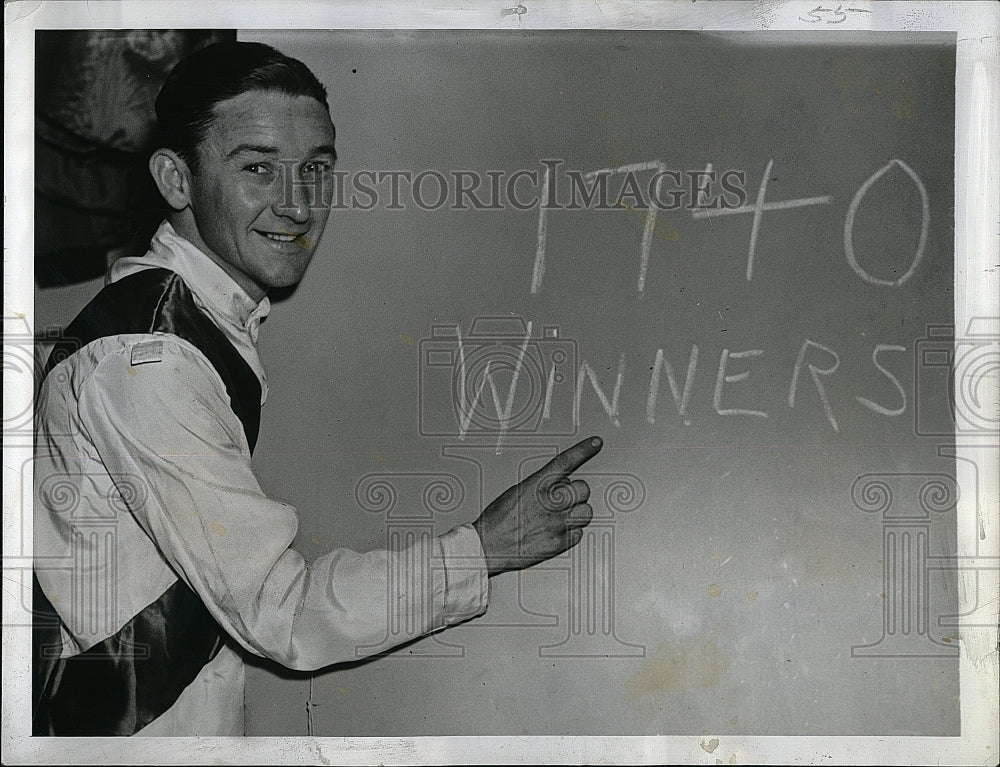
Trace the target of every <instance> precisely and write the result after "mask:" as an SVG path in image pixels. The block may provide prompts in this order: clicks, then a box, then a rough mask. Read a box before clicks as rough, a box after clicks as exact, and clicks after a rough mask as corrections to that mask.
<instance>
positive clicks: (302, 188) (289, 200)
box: [272, 174, 313, 224]
mask: <svg viewBox="0 0 1000 767" xmlns="http://www.w3.org/2000/svg"><path fill="white" fill-rule="evenodd" d="M312 191H313V182H312V181H309V180H304V179H301V178H295V177H294V176H293V175H292V174H288V176H286V181H285V184H284V188H283V189H282V192H281V194H280V195H279V197H278V199H277V200H275V201H274V205H272V208H273V210H274V213H275V215H277V216H282V217H284V218H288V219H291V220H292V221H293V222H295V223H296V224H304V223H306V222H308V221H309V217H310V216H311V215H312V199H313V195H312Z"/></svg>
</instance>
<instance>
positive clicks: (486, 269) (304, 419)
mask: <svg viewBox="0 0 1000 767" xmlns="http://www.w3.org/2000/svg"><path fill="white" fill-rule="evenodd" d="M241 38H242V39H255V40H262V41H264V42H268V43H270V44H272V45H275V46H276V47H278V48H279V49H281V50H282V51H284V52H286V53H288V54H291V55H293V56H296V57H298V58H301V59H302V60H303V61H305V62H306V63H307V64H308V65H309V66H310V67H311V68H312V69H313V70H314V71H315V72H316V73H317V74H318V76H319V77H320V79H321V80H322V81H323V82H324V83H325V84H326V85H327V87H328V89H329V93H330V104H331V111H332V115H333V119H334V122H335V123H336V126H337V130H338V145H337V147H338V153H339V160H338V165H337V169H338V171H342V172H343V175H341V176H340V177H339V178H340V181H342V182H343V187H342V188H339V189H338V190H336V191H337V193H338V194H339V195H340V197H339V198H338V199H339V200H340V202H341V203H342V205H341V206H340V207H339V208H338V209H335V210H334V211H333V213H332V215H331V218H330V223H329V225H328V227H327V232H326V235H325V238H324V240H323V242H322V243H321V245H320V248H319V250H318V252H317V255H316V258H315V260H314V262H313V264H312V266H311V267H310V271H309V273H308V274H307V276H306V279H305V281H304V282H303V283H302V284H301V286H300V287H299V288H298V289H297V290H295V291H293V292H292V293H291V294H290V295H288V296H287V297H285V298H284V300H281V301H277V302H276V305H275V307H274V309H273V312H272V315H271V317H270V318H269V319H268V320H267V322H266V324H265V326H264V328H263V330H262V334H261V350H262V357H263V359H264V362H265V365H266V366H267V369H268V375H269V383H270V388H271V394H270V398H269V401H268V404H267V406H266V408H265V411H264V415H263V425H262V431H261V438H260V442H259V445H258V450H257V457H256V458H255V462H256V468H257V470H258V472H259V474H260V476H261V478H262V483H263V485H264V487H265V489H266V490H267V491H268V492H269V493H271V494H273V495H274V496H276V497H278V498H281V499H283V500H287V501H288V502H290V503H292V504H294V505H295V506H296V507H297V508H298V510H299V514H300V518H301V525H300V531H299V536H298V539H297V544H298V546H299V547H300V548H301V550H302V551H303V552H304V553H306V555H307V556H316V555H318V554H320V553H323V552H325V551H327V550H329V549H330V548H332V547H334V546H351V547H354V548H360V549H370V548H375V547H380V546H385V545H389V544H391V543H393V542H394V541H399V540H412V539H419V537H420V536H421V535H424V534H428V533H429V532H443V531H444V530H447V529H448V528H450V527H452V526H453V525H455V524H460V523H464V522H469V521H471V520H472V519H473V518H474V517H475V516H476V515H477V514H478V512H479V510H480V509H481V508H482V507H483V506H484V505H485V504H486V503H488V502H489V501H490V500H492V498H493V497H495V496H496V495H497V494H498V493H499V492H501V491H502V490H503V489H505V488H506V487H507V486H509V485H510V484H512V483H513V482H514V481H515V480H517V479H518V478H519V477H523V476H525V475H526V474H527V473H528V472H530V471H532V470H533V469H535V468H537V467H538V466H540V465H541V463H542V462H543V461H544V460H545V458H546V456H551V455H552V454H553V453H554V452H555V451H556V450H557V449H559V448H561V447H566V446H568V445H569V444H570V443H572V442H574V441H576V439H577V438H582V437H584V436H587V435H588V434H600V435H601V436H603V437H604V439H605V442H606V446H605V448H604V450H603V452H602V453H601V454H600V455H599V456H598V457H597V458H596V459H594V460H593V461H592V462H591V463H590V464H588V465H587V466H586V467H585V469H584V470H583V471H582V472H581V475H582V476H583V477H584V478H587V479H588V480H589V481H590V483H591V486H592V488H593V497H594V507H595V520H594V522H593V524H592V525H591V527H590V528H588V534H587V536H586V537H585V539H584V541H583V543H581V545H580V546H579V547H578V548H577V549H575V550H573V551H572V552H571V553H569V554H567V555H564V556H562V557H559V558H557V559H554V560H551V561H550V562H548V563H546V564H544V565H541V566H538V567H536V568H533V569H531V570H528V571H524V572H522V573H520V574H507V575H504V576H500V577H499V578H496V579H494V581H493V582H492V596H491V606H490V608H489V610H488V612H487V613H486V614H485V615H484V616H483V617H481V618H479V619H476V620H474V621H471V622H469V623H467V624H464V625H461V626H458V627H455V628H451V629H449V630H447V631H445V632H442V633H439V634H436V635H434V636H432V637H428V638H426V639H424V640H421V641H419V642H416V643H412V644H410V645H407V646H404V647H402V648H399V649H398V650H396V651H394V652H392V653H390V654H388V655H386V656H384V657H379V658H375V659H371V660H366V661H362V660H359V661H358V662H357V663H354V664H350V665H349V666H347V667H338V668H333V669H328V670H324V671H322V672H320V673H317V674H316V675H314V676H313V677H312V678H309V677H307V676H304V675H300V674H280V673H276V672H275V671H274V670H273V668H271V667H269V666H268V667H262V668H260V669H253V670H251V673H250V676H249V687H248V693H247V711H248V716H249V722H248V732H250V733H252V734H287V733H293V734H294V733H304V732H305V731H306V728H311V729H312V732H313V733H314V734H317V735H355V736H362V735H388V736H397V735H398V736H415V735H455V734H482V735H487V734H499V735H560V734H575V735H584V734H594V735H604V734H636V735H639V734H645V735H655V734H677V733H689V734H690V733H696V732H712V733H715V734H726V733H729V734H749V735H769V734H801V735H821V734H828V735H869V734H871V735H874V734H879V735H892V734H894V735H900V734H902V735H907V734H908V735H938V736H944V735H956V734H958V732H959V707H958V681H959V678H958V658H957V633H956V632H957V629H956V628H955V627H954V626H955V621H954V620H953V618H954V614H955V613H956V612H957V604H958V601H957V595H956V588H957V587H956V580H955V578H954V573H953V572H950V571H949V570H948V569H947V568H946V567H943V566H942V567H938V568H935V566H934V565H935V562H938V561H944V560H943V559H942V558H943V557H945V556H946V555H947V554H949V553H950V552H953V550H954V548H955V536H956V527H955V500H956V496H957V488H956V484H955V480H954V475H955V460H954V458H951V457H949V454H948V453H947V451H946V450H943V449H941V448H940V445H942V444H944V443H947V442H948V441H949V436H948V435H950V434H951V432H952V431H953V430H954V426H955V424H954V423H953V422H952V421H951V419H950V409H949V401H950V396H951V395H950V393H949V391H948V384H947V381H948V378H947V373H946V370H947V367H946V366H947V360H946V359H944V360H943V358H944V357H947V351H942V350H947V349H950V348H951V344H952V341H951V338H952V335H951V334H952V327H951V326H952V325H953V308H952V303H953V294H952V284H953V282H952V280H953V269H954V259H953V226H954V221H953V207H954V199H953V183H954V171H953V158H954V140H953V128H954V88H955V86H954V78H955V42H954V37H953V36H948V35H941V34H904V33H898V34H879V35H877V36H873V37H865V36H860V35H859V36H841V35H838V36H836V37H829V36H823V35H821V34H806V33H802V34H785V35H782V36H781V37H777V36H773V35H765V34H758V33H741V34H736V33H734V34H699V33H691V32H687V33H681V32H655V31H643V32H614V31H545V32H541V31H532V32H527V31H526V32H523V33H515V32H511V31H505V32H495V33H494V32H489V31H469V32H461V31H393V32H389V31H378V32H376V31H371V32H364V31H361V32H346V31H338V32H325V31H294V32H266V33H265V32H253V33H241ZM602 171H603V172H602ZM406 174H409V175H408V176H407V175H406ZM518 174H520V175H518ZM393 179H395V181H396V182H398V184H399V186H398V189H397V190H396V191H397V192H398V197H397V198H394V197H393V194H392V190H393V186H392V185H393V183H394V182H393ZM512 179H513V180H512ZM474 181H475V182H476V183H477V184H478V186H477V187H476V188H475V191H474V194H472V193H470V194H463V193H462V192H461V191H460V189H462V188H464V189H466V190H468V189H470V188H471V186H472V184H473V182H474ZM463 184H464V187H463ZM601 184H604V185H605V186H606V189H605V192H606V197H607V200H605V201H604V203H606V204H602V187H601ZM366 188H367V190H368V191H365V190H366ZM415 191H416V193H414V192H415ZM588 194H589V195H590V198H589V199H586V197H587V195H588ZM442 198H443V199H442ZM942 355H943V356H942ZM942 360H943V361H942ZM408 536H409V538H408ZM949 616H951V618H952V619H951V620H950V622H949ZM361 654H363V648H359V657H360V655H361Z"/></svg>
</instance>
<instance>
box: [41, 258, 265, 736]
mask: <svg viewBox="0 0 1000 767" xmlns="http://www.w3.org/2000/svg"><path fill="white" fill-rule="evenodd" d="M129 333H170V334H172V335H175V336H179V337H181V338H183V339H185V340H186V341H189V342H190V343H191V344H193V345H194V346H195V347H196V348H197V349H198V350H199V351H201V352H202V354H204V355H205V357H206V358H207V359H208V361H209V362H210V363H211V364H212V366H213V367H214V368H215V370H216V371H217V372H218V373H219V376H220V377H221V378H222V381H223V383H224V384H225V386H226V392H227V393H228V394H229V400H230V405H231V406H232V408H233V412H234V413H235V414H236V415H237V417H238V418H239V419H240V421H241V422H242V424H243V430H244V432H245V434H246V438H247V442H248V443H249V445H250V449H251V451H252V450H253V448H254V445H255V443H256V441H257V431H258V428H259V425H260V395H261V390H260V382H259V381H258V380H257V376H256V375H254V372H253V370H252V369H251V368H250V366H249V365H248V364H247V363H246V361H245V360H244V359H243V358H242V357H241V356H240V354H239V352H237V351H236V349H235V348H234V347H233V346H232V344H230V343H229V341H228V340H227V339H226V337H225V336H224V335H223V333H222V331H220V330H219V329H218V328H217V327H216V326H215V324H214V323H213V322H212V321H211V319H209V317H208V316H206V315H205V314H204V313H203V312H202V311H201V310H200V309H199V308H198V307H197V305H196V304H195V303H194V299H193V298H192V295H191V291H190V290H189V289H188V287H187V286H186V285H185V284H184V282H183V281H182V280H181V278H180V277H179V276H178V275H176V274H174V273H173V272H171V271H168V270H166V269H146V270H143V271H141V272H137V273H135V274H132V275H129V276H128V277H125V278H124V279H121V280H119V281H117V282H114V283H111V284H110V285H108V286H107V287H105V288H104V289H103V290H102V291H101V292H100V293H98V294H97V296H96V297H95V298H94V300H93V301H91V302H90V303H89V304H88V305H87V306H86V307H85V308H84V310H83V311H82V312H81V313H80V314H79V316H77V318H76V319H75V320H73V322H72V323H71V324H70V325H69V327H68V328H66V331H65V332H64V333H63V336H62V338H63V339H64V340H61V341H59V342H58V343H57V344H56V346H55V347H54V348H53V350H52V352H51V354H50V355H49V359H48V362H47V363H46V365H45V368H44V369H43V377H44V376H45V375H48V373H49V372H50V371H51V370H52V369H53V368H54V367H55V366H56V365H57V364H58V363H59V362H61V361H62V360H64V359H66V358H67V357H68V356H70V355H72V354H73V353H74V352H75V351H76V350H78V349H80V348H82V347H84V346H86V345H87V344H88V343H90V342H92V341H95V340H97V339H99V338H103V337H107V336H115V335H123V334H129ZM36 479H37V478H36ZM35 513H44V511H43V510H42V509H36V512H35ZM33 594H34V611H33V615H34V622H33V630H32V650H33V665H32V701H33V712H32V713H33V715H32V734H33V735H73V736H80V735H94V736H108V735H132V734H133V733H135V732H137V731H138V730H140V729H141V728H143V727H145V726H146V725H147V724H149V723H150V722H151V721H153V720H154V719H155V718H156V717H158V716H160V714H162V713H163V712H164V711H166V710H167V709H168V708H170V706H172V705H173V703H174V702H175V701H176V700H177V698H178V697H179V696H180V694H181V692H183V690H184V688H185V687H187V686H188V685H189V684H190V683H191V682H192V681H193V680H194V678H195V677H196V676H197V675H198V672H199V671H200V670H201V669H202V668H203V667H204V666H205V664H206V663H208V662H209V661H210V660H212V658H214V657H215V656H216V654H217V653H218V652H219V650H220V649H221V647H222V645H223V643H224V642H225V639H226V636H225V634H224V632H223V631H222V630H221V629H220V628H219V625H218V624H217V623H216V621H215V620H214V619H213V618H212V616H211V614H210V613H209V612H208V610H207V609H206V608H205V606H204V604H202V602H201V599H200V598H199V597H198V596H197V595H196V594H195V593H194V592H193V591H192V590H191V588H190V587H188V586H187V584H186V583H184V581H183V580H182V579H180V578H179V579H178V580H177V581H176V582H175V583H174V584H173V585H172V586H171V587H170V588H168V589H167V590H166V591H165V592H164V593H163V594H162V595H161V596H160V597H159V598H158V599H157V600H156V601H155V602H153V603H152V604H150V605H147V606H146V607H145V608H143V609H142V610H141V611H140V612H139V614H138V615H136V616H135V617H133V618H132V619H131V620H130V621H129V622H128V623H126V624H125V625H124V626H122V628H121V629H120V630H119V631H118V632H117V633H116V634H115V635H114V636H111V637H108V638H107V639H105V640H104V641H103V642H99V643H98V644H96V645H94V646H93V647H91V648H89V649H88V650H87V651H86V652H84V653H81V654H79V655H75V656H73V657H71V658H60V657H59V653H60V651H61V649H62V640H61V638H60V629H59V627H60V619H59V616H58V614H57V612H56V611H55V609H54V608H53V607H52V604H51V603H50V602H49V600H48V599H47V598H46V597H45V594H44V593H42V590H41V587H40V585H39V583H38V579H37V578H34V583H33Z"/></svg>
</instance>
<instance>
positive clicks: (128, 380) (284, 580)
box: [79, 336, 488, 669]
mask: <svg viewBox="0 0 1000 767" xmlns="http://www.w3.org/2000/svg"><path fill="white" fill-rule="evenodd" d="M163 340H164V343H163V357H162V360H161V361H160V362H155V363H149V364H144V365H138V366H135V367H132V366H130V365H129V355H128V350H127V349H125V350H123V351H122V352H120V353H115V354H110V355H109V356H108V357H106V358H105V359H104V360H102V361H101V363H100V364H99V365H98V366H97V368H95V370H94V371H93V373H92V374H91V376H90V377H88V379H87V380H86V382H85V383H84V384H83V385H82V387H81V391H80V398H79V408H80V416H81V419H82V421H83V423H84V424H85V425H86V428H87V430H88V432H89V437H90V439H91V441H92V442H93V445H94V448H95V450H96V452H97V454H98V457H99V458H100V460H101V461H102V462H103V463H104V464H105V465H106V466H108V467H109V468H110V467H111V466H115V467H119V468H121V469H123V470H127V471H128V472H130V473H134V474H136V475H138V476H139V477H141V478H142V480H143V481H144V482H145V483H146V485H147V487H148V491H149V492H148V497H147V501H146V503H144V504H143V505H142V507H140V508H134V509H132V511H133V515H134V516H135V518H136V520H137V521H138V523H139V524H140V525H141V526H142V527H143V529H144V530H145V531H146V533H147V534H148V535H149V536H150V537H151V538H152V539H153V540H154V541H155V542H156V544H157V546H158V548H159V550H160V551H161V553H162V555H163V557H164V559H165V560H166V561H167V563H168V564H169V565H170V566H171V567H172V568H173V569H174V570H175V572H177V573H178V574H179V575H180V576H181V577H182V578H183V579H184V580H185V581H186V582H187V583H188V585H190V586H191V588H192V589H193V590H194V591H195V592H196V593H197V594H198V595H199V596H200V597H201V599H202V600H203V601H204V603H205V605H206V606H207V607H208V609H209V610H210V611H211V612H212V614H213V616H214V617H215V618H216V620H218V622H219V624H220V625H221V626H222V627H223V629H224V630H225V631H226V632H227V633H229V634H230V635H231V636H233V637H234V638H235V639H236V640H237V641H238V642H239V643H240V644H241V645H243V646H244V647H245V648H247V649H248V650H250V651H251V652H254V653H256V654H259V655H264V656H267V657H270V658H272V659H274V660H276V661H278V662H280V663H282V664H284V665H286V666H289V667H292V668H298V669H313V668H318V667H321V666H324V665H328V664H330V663H336V662H341V661H348V660H354V659H356V658H357V657H359V654H360V653H361V648H364V650H363V652H364V653H374V652H377V651H379V650H383V649H388V648H389V647H390V646H391V645H392V644H397V643H400V642H403V641H406V640H407V639H410V638H414V637H417V636H421V635H423V634H425V633H427V632H429V631H433V630H435V629H438V628H442V627H444V626H447V625H450V624H453V623H457V622H460V621H463V620H466V619H468V618H471V617H474V616H475V615H479V614H481V613H482V612H483V611H484V610H485V608H486V602H487V596H488V586H487V579H486V577H485V574H486V573H485V567H484V561H483V551H482V548H481V546H480V542H479V538H478V536H477V535H476V533H475V531H474V530H473V529H472V528H471V527H470V526H461V527H458V528H455V529H454V530H451V531H449V532H448V533H445V534H444V535H442V536H438V537H437V538H434V539H431V541H430V542H429V545H428V546H426V547H424V548H423V549H420V548H416V547H415V548H414V549H411V550H408V551H403V552H389V551H373V552H369V553H359V552H355V551H351V550H348V549H337V550H334V551H331V552H330V553H328V554H326V555H324V556H322V557H320V558H318V559H317V560H316V561H315V562H314V563H313V564H312V565H311V566H307V565H306V563H305V561H304V559H303V558H302V556H301V555H300V554H299V553H298V552H296V551H295V550H294V549H292V548H291V543H292V540H293V538H294V536H295V533H296V530H297V527H298V519H297V515H296V513H295V510H294V509H293V508H292V507H291V506H289V505H287V504H283V503H280V502H277V501H274V500H271V499H270V498H268V497H267V496H266V495H265V494H264V492H263V491H262V490H261V488H260V485H259V483H258V482H257V479H256V477H255V476H254V474H253V471H252V469H251V467H250V453H249V449H248V446H247V443H246V440H245V437H244V435H243V430H242V426H241V424H240V423H239V420H238V419H237V418H236V416H235V415H234V414H233V412H232V410H231V408H230V406H229V400H228V395H227V394H226V391H225V388H224V387H223V385H222V382H221V380H220V379H219V378H218V375H217V374H216V373H215V371H214V369H212V367H211V365H210V364H209V363H208V362H207V360H205V358H204V357H203V356H202V355H201V353H200V352H198V351H197V350H196V349H195V348H194V347H192V346H191V345H190V344H187V343H186V342H184V341H181V340H180V339H176V338H173V337H169V336H165V337H164V339H163ZM390 572H395V573H399V574H400V576H399V577H397V578H396V579H392V581H390V578H389V573H390ZM428 578H429V579H430V583H429V584H428V583H427V579H428ZM390 591H392V592H393V593H390ZM390 621H392V623H390ZM390 625H393V626H399V627H402V628H406V629H408V630H407V631H405V632H403V633H394V634H393V635H392V636H391V638H390V635H389V632H388V626H390Z"/></svg>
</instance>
